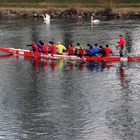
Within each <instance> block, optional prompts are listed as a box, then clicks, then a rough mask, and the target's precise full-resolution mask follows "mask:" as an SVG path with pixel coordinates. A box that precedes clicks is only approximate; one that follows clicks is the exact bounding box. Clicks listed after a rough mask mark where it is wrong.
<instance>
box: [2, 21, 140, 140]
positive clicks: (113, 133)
mask: <svg viewBox="0 0 140 140" xmlns="http://www.w3.org/2000/svg"><path fill="white" fill-rule="evenodd" d="M119 34H123V35H124V36H125V38H126V40H127V50H128V51H129V53H130V55H136V56H138V55H140V48H139V47H140V46H139V44H140V21H137V20H135V21H132V20H129V21H128V20H127V21H125V20H121V21H119V20H113V21H101V23H100V24H99V25H91V24H90V21H88V20H87V21H83V20H79V21H73V20H55V19H53V20H51V23H50V25H48V24H46V23H44V22H43V21H42V20H39V21H38V20H37V19H34V20H24V19H20V20H10V19H6V20H1V21H0V47H13V48H24V49H29V48H28V47H27V46H26V45H27V44H31V42H32V41H37V40H39V39H42V40H43V41H45V42H48V41H49V40H53V41H56V42H57V41H61V42H63V43H64V44H65V45H67V44H68V43H69V42H71V41H73V42H74V43H75V44H76V43H77V42H80V43H81V44H82V45H83V46H86V44H87V43H91V44H95V43H99V44H109V45H110V47H111V48H112V49H113V51H114V54H118V51H117V50H116V49H115V46H116V44H117V41H118V39H119ZM0 139H1V140H23V139H25V140H139V139H140V63H139V62H130V63H127V62H122V63H120V62H117V63H116V62H115V63H114V62H113V63H104V64H101V63H97V62H96V63H93V62H91V63H81V62H77V61H63V60H59V61H51V60H48V61H46V60H38V59H30V58H23V57H11V56H5V57H4V56H3V54H2V55H1V56H0Z"/></svg>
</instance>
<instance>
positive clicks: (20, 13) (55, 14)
mask: <svg viewBox="0 0 140 140" xmlns="http://www.w3.org/2000/svg"><path fill="white" fill-rule="evenodd" d="M45 13H47V14H49V15H50V16H51V18H67V19H68V18H72V19H77V18H90V17H91V15H93V16H94V17H95V18H98V19H118V18H121V19H134V18H140V9H139V8H138V9H131V8H130V9H129V8H123V9H111V8H106V9H84V8H82V9H80V8H64V9H63V8H61V9H58V8H57V9H55V8H47V9H46V8H0V18H5V17H10V18H20V17H21V18H40V17H41V14H45Z"/></svg>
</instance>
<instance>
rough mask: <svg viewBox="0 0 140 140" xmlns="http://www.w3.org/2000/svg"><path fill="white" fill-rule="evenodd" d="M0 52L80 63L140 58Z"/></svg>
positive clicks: (1, 50)
mask: <svg viewBox="0 0 140 140" xmlns="http://www.w3.org/2000/svg"><path fill="white" fill-rule="evenodd" d="M0 52H4V53H9V54H12V55H16V56H24V57H34V58H45V59H66V60H80V61H83V60H84V61H128V62H129V61H136V62H137V61H138V62H139V61H140V57H124V58H120V57H119V56H110V57H89V56H83V59H82V58H80V57H78V56H70V55H66V54H65V55H53V56H52V55H51V54H41V53H39V52H31V51H30V50H24V49H14V48H2V47H0Z"/></svg>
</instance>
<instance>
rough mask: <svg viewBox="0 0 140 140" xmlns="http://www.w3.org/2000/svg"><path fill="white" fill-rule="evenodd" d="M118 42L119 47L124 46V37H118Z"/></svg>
mask: <svg viewBox="0 0 140 140" xmlns="http://www.w3.org/2000/svg"><path fill="white" fill-rule="evenodd" d="M118 43H119V46H120V47H122V48H124V46H125V38H124V37H121V38H120V41H119V42H118Z"/></svg>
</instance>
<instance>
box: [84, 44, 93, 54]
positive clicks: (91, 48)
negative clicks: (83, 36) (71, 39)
mask: <svg viewBox="0 0 140 140" xmlns="http://www.w3.org/2000/svg"><path fill="white" fill-rule="evenodd" d="M87 46H88V47H89V49H88V50H87V51H86V55H87V56H90V57H91V56H93V54H94V52H93V46H91V45H90V44H87Z"/></svg>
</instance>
